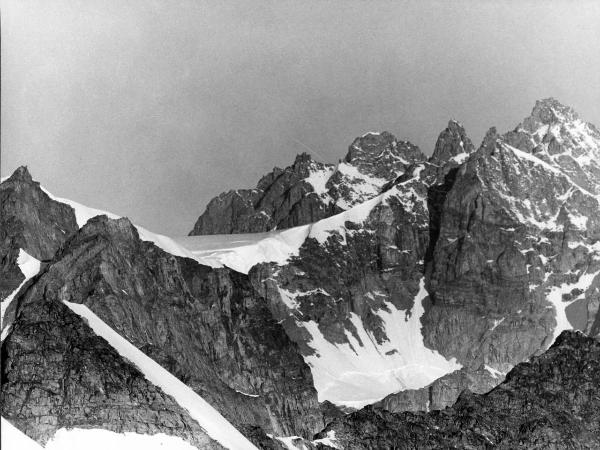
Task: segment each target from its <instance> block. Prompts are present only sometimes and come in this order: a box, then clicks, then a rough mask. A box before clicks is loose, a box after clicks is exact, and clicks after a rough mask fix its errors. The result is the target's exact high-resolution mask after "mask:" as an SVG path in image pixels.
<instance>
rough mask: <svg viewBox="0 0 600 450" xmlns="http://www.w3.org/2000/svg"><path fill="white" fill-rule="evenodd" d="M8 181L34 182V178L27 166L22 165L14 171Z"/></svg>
mask: <svg viewBox="0 0 600 450" xmlns="http://www.w3.org/2000/svg"><path fill="white" fill-rule="evenodd" d="M6 181H23V182H26V183H32V182H33V178H32V177H31V174H30V173H29V169H28V168H27V166H20V167H18V168H17V169H16V170H15V171H14V172H13V173H12V175H11V176H10V177H9V178H8V180H6Z"/></svg>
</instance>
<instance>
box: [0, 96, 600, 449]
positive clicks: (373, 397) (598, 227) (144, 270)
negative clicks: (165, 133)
mask: <svg viewBox="0 0 600 450" xmlns="http://www.w3.org/2000/svg"><path fill="white" fill-rule="evenodd" d="M0 200H1V203H0V274H1V275H2V278H0V294H1V296H2V299H3V301H2V352H1V357H2V372H1V374H2V385H1V390H0V401H1V403H0V412H1V413H2V417H3V418H4V419H6V420H7V421H8V422H9V423H10V424H12V425H14V426H15V427H16V428H17V429H18V430H20V431H22V432H24V433H25V434H26V435H28V436H29V437H31V438H33V439H34V440H36V441H37V442H39V443H42V444H46V443H48V442H49V445H53V444H52V443H53V442H59V438H60V439H63V438H64V439H68V438H72V437H73V436H75V435H78V433H83V435H85V433H91V431H90V430H92V429H97V430H96V431H98V430H102V433H108V434H107V436H109V437H110V439H113V438H114V439H117V438H118V437H119V436H122V435H119V434H117V433H121V432H128V433H136V434H135V435H125V436H130V438H131V439H133V438H135V439H138V438H143V439H150V440H151V441H152V442H153V443H154V444H155V445H159V443H160V442H163V441H159V439H178V441H177V445H178V446H180V447H181V448H185V446H186V445H187V446H195V447H197V448H222V447H225V448H245V447H248V448H252V446H257V447H259V448H273V449H279V448H303V447H302V446H304V447H305V448H318V447H323V446H329V447H334V448H394V446H396V447H400V448H403V447H402V445H405V444H400V442H401V441H402V440H403V439H405V440H406V442H408V443H411V445H413V446H417V447H419V446H424V447H425V448H428V446H429V447H431V448H436V446H438V448H439V446H440V445H441V446H444V445H456V446H458V447H459V448H462V447H465V448H468V446H469V445H471V446H475V447H477V446H485V445H490V446H495V445H500V446H502V445H504V447H505V448H512V447H514V444H515V442H517V443H518V442H524V443H525V444H523V445H525V446H532V445H533V446H534V445H538V444H539V445H538V446H541V448H542V447H548V446H551V445H555V446H556V448H572V447H575V448H592V447H589V444H590V442H594V439H597V437H598V434H597V433H598V430H597V429H596V428H594V425H593V424H591V425H589V426H588V425H587V424H585V425H582V424H577V423H576V422H577V420H579V419H577V417H587V418H589V419H590V420H596V422H597V418H596V417H595V416H594V414H593V413H591V412H590V411H591V409H590V408H592V406H594V405H595V404H594V403H593V402H594V401H595V400H594V399H593V398H590V397H589V395H588V393H589V390H590V389H592V388H598V387H600V386H598V380H597V379H596V378H595V376H590V377H588V378H585V379H583V378H581V377H580V376H585V377H587V375H586V373H587V372H586V373H584V374H583V375H581V374H574V375H573V378H572V380H574V381H573V382H570V381H569V379H570V378H569V377H571V375H569V371H568V370H570V369H568V368H569V367H573V368H576V367H579V366H581V367H584V366H585V364H587V363H586V362H585V361H587V359H586V358H589V357H591V356H594V355H595V353H594V352H597V348H596V347H595V346H596V345H597V344H595V343H593V341H591V340H590V339H588V338H584V337H583V336H580V335H575V334H568V333H567V334H563V335H562V337H561V338H560V339H559V340H558V341H557V337H558V336H559V335H560V333H561V332H562V331H564V330H569V329H576V330H581V331H582V332H583V333H585V334H586V335H587V336H589V337H591V338H597V337H598V336H599V335H600V318H599V315H598V309H599V306H600V133H599V132H598V131H597V129H596V128H595V127H594V126H593V125H590V124H587V123H585V122H583V121H582V120H581V119H580V118H579V117H578V115H577V114H576V113H575V112H574V111H573V110H572V109H571V108H569V107H566V106H564V105H562V104H560V103H559V102H557V101H556V100H554V99H546V100H542V101H539V102H537V103H536V105H535V107H534V108H533V111H532V113H531V115H530V116H529V117H527V118H526V119H524V120H523V121H522V123H521V124H520V125H518V126H517V127H516V128H515V129H514V130H513V131H509V132H507V133H504V134H499V133H498V132H497V131H496V130H495V129H494V128H492V129H490V130H489V131H488V133H487V134H486V136H485V138H484V140H483V142H482V143H481V145H480V146H479V147H478V148H475V146H474V145H473V144H472V142H471V140H470V139H469V138H468V136H467V133H466V131H465V129H464V128H463V126H462V125H461V124H460V123H458V122H456V121H454V120H452V121H450V122H449V123H448V126H447V128H446V129H444V130H443V131H442V132H441V133H440V135H439V138H438V140H437V142H436V144H435V146H434V148H433V152H432V156H431V157H429V158H426V157H425V156H424V155H423V154H422V153H421V152H420V150H418V149H417V148H416V147H415V146H413V145H412V144H410V143H408V142H402V141H398V140H397V139H396V138H394V136H392V135H391V134H389V133H386V132H383V133H367V134H365V135H364V136H362V137H360V138H357V139H356V140H355V141H354V143H353V144H352V145H351V147H350V149H349V151H348V153H347V155H346V157H345V158H344V160H343V161H342V162H340V163H339V164H337V165H335V166H334V165H328V164H323V163H319V162H316V161H314V160H313V159H312V158H311V157H310V156H309V155H307V154H302V155H299V156H298V157H297V158H296V161H295V162H294V164H292V165H291V166H290V167H288V168H286V169H274V170H273V172H271V173H270V174H268V175H266V176H265V177H263V178H262V179H261V181H260V182H259V183H258V186H257V189H254V190H239V191H230V192H229V193H226V194H222V195H221V196H219V197H217V198H216V199H214V200H212V201H211V202H210V203H209V205H208V207H207V210H206V212H205V213H204V214H202V216H201V217H200V218H199V219H198V222H197V223H196V225H195V227H194V230H193V231H192V233H191V236H188V237H167V236H161V235H158V234H155V233H151V232H150V231H148V230H145V229H144V228H142V227H139V226H136V225H134V224H131V222H129V220H127V219H126V218H119V217H117V216H115V215H112V214H109V213H104V212H102V211H98V210H94V209H92V208H88V207H85V206H83V205H79V204H77V203H76V202H73V201H70V200H66V199H61V198H57V197H54V196H52V195H50V194H49V193H47V192H46V191H45V190H44V189H43V188H42V187H41V186H39V184H38V183H36V182H35V181H33V179H32V177H31V175H30V174H29V172H28V171H27V169H26V168H20V169H18V170H17V171H16V172H15V173H14V174H13V175H12V176H11V177H9V178H8V179H6V180H5V181H3V182H2V183H1V184H0ZM215 234H219V235H218V236H217V235H215ZM223 234H229V236H227V235H225V236H224V235H223ZM555 341H556V344H555V346H554V347H552V349H551V350H550V351H548V353H546V354H545V356H543V357H540V358H538V356H539V355H542V354H543V353H544V352H545V351H546V350H547V349H548V348H549V347H550V346H551V345H552V344H553V343H554V342H555ZM569 352H571V353H572V359H568V358H567V357H566V356H567V354H568V353H569ZM590 352H591V353H590ZM531 358H534V359H533V360H532V361H533V362H532V363H531V365H529V366H528V365H525V366H523V365H521V366H518V368H517V369H515V370H516V372H515V371H513V372H510V371H511V370H512V369H513V367H515V366H516V365H518V364H520V363H522V362H523V361H528V360H530V359H531ZM536 361H537V362H536ZM540 361H541V362H540ZM544 361H546V362H544ZM542 362H544V363H543V364H542ZM552 364H556V367H557V368H560V371H559V372H556V373H549V372H548V370H547V369H548V367H552ZM524 367H530V368H531V369H527V371H526V372H524V369H523V368H524ZM586 367H587V366H586ZM563 369H564V370H563ZM557 370H558V369H557ZM573 370H575V369H573ZM509 372H510V373H512V374H513V375H509V376H508V378H507V381H506V383H504V384H500V383H503V381H504V379H505V375H506V374H507V373H509ZM515 373H516V374H522V375H523V376H520V375H519V376H516V375H514V374H515ZM578 377H579V378H578ZM165 380H167V381H165ZM531 380H534V381H531ZM549 380H550V381H549ZM577 380H580V381H582V382H584V383H586V384H585V385H582V386H583V387H580V388H578V387H577V386H578V384H577ZM550 382H552V383H554V384H553V385H552V387H551V389H550V387H548V386H547V385H546V384H544V383H550ZM531 383H541V384H540V386H541V387H540V389H545V390H544V391H543V395H544V396H550V395H553V396H555V397H556V398H557V399H558V400H557V401H556V402H554V400H553V399H552V398H546V397H544V398H541V399H537V400H536V401H535V402H534V403H532V404H531V405H532V406H531V409H530V410H527V411H530V412H529V413H527V415H528V416H529V417H530V422H531V423H529V422H528V423H525V422H523V420H525V416H524V413H522V412H519V414H516V413H515V412H514V411H513V410H512V409H510V408H513V406H514V408H517V409H518V408H525V406H523V405H527V404H528V403H527V402H528V401H529V400H528V399H529V398H530V397H529V396H530V395H531V392H532V391H531V389H530V387H529V386H530V384H531ZM498 385H500V386H499V387H496V386H498ZM502 386H504V387H502ZM495 387H496V388H495ZM494 388H495V389H494ZM588 388H589V389H588ZM490 389H493V390H492V391H491V393H490V394H486V395H484V396H482V397H480V396H476V395H472V394H462V395H461V393H462V392H463V391H465V390H469V391H471V392H474V393H478V394H485V393H486V392H488V391H490ZM506 392H510V396H511V397H510V398H514V399H515V403H514V405H513V404H512V403H510V404H506V403H503V402H505V397H503V396H504V395H505V394H506ZM540 392H542V391H540ZM506 395H508V394H506ZM553 398H554V397H553ZM457 399H458V401H457ZM455 402H456V404H455ZM582 402H583V403H582ZM452 405H454V406H452ZM499 405H500V406H501V405H504V406H506V408H505V409H506V411H508V412H507V414H510V415H511V416H514V417H512V419H511V420H508V419H506V417H500V411H499V410H498V409H497V408H498V407H500V406H499ZM582 405H588V406H589V407H588V406H582ZM596 406H597V405H596ZM364 407H366V409H360V408H364ZM446 407H451V409H449V410H444V412H435V413H430V414H429V415H427V414H425V413H424V412H422V413H419V411H432V410H442V409H443V408H446ZM494 408H496V409H494ZM560 408H563V409H564V410H565V411H569V414H571V415H565V416H564V418H565V420H566V422H565V423H566V425H564V426H563V425H562V424H557V423H556V420H558V419H557V417H558V416H557V414H558V413H557V411H558V410H559V409H560ZM581 408H583V409H581ZM586 408H587V409H586ZM588 409H589V411H588ZM356 410H359V411H356ZM353 411H355V412H354V413H353V414H350V415H348V413H352V412H353ZM403 411H412V412H413V413H414V414H412V415H411V414H408V413H406V414H403V415H402V414H400V413H401V412H403ZM519 411H521V410H519ZM467 412H468V414H467ZM465 414H467V415H468V420H467V419H464V420H465V421H467V422H468V423H469V424H471V423H472V424H482V425H481V427H483V428H481V430H482V431H481V433H479V431H477V430H474V431H469V432H468V433H466V434H462V435H459V434H457V433H458V431H456V429H455V428H452V427H453V426H454V425H452V423H459V424H460V423H463V422H461V420H463V418H465V417H467V416H466V415H465ZM488 416H489V417H490V421H491V420H492V419H494V420H495V423H496V425H494V426H492V425H491V422H490V421H487V419H486V420H483V419H481V417H488ZM467 422H464V424H467ZM328 424H329V425H328ZM361 424H363V425H361ZM477 426H479V425H477ZM436 427H439V431H435V430H438V428H436ZM515 427H520V428H518V429H519V431H518V433H517V432H516V431H514V428H515ZM508 428H510V430H509V429H508ZM223 430H225V432H223ZM377 430H380V431H381V433H379V432H378V431H377ZM503 430H505V431H503ZM569 430H571V431H572V433H571V434H569V435H567V434H568V433H569ZM546 432H547V435H548V436H550V437H544V433H546ZM111 433H112V434H111ZM478 433H479V434H478ZM502 433H505V434H502ZM515 433H516V434H515ZM86 436H91V435H90V434H87V435H86ZM132 436H133V437H132ZM461 436H462V437H461ZM553 436H554V437H553ZM88 439H89V438H88ZM482 439H483V440H482ZM486 439H489V442H488V441H487V440H486ZM484 441H485V442H484ZM60 442H62V441H60ZM111 442H113V441H111ZM114 442H116V441H114ZM169 442H171V444H169V445H175V444H174V442H175V441H169ZM536 443H537V444H536ZM57 445H58V444H57ZM160 445H162V444H160ZM407 445H408V444H407ZM519 445H520V444H519ZM109 446H116V447H115V448H117V447H118V445H117V444H114V445H113V444H110V445H109ZM461 446H462V447H461ZM586 446H588V447H586Z"/></svg>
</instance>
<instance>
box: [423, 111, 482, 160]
mask: <svg viewBox="0 0 600 450" xmlns="http://www.w3.org/2000/svg"><path fill="white" fill-rule="evenodd" d="M474 150H475V146H474V145H473V143H472V142H471V139H469V137H468V136H467V133H466V132H465V129H464V127H463V126H462V125H461V124H460V123H458V122H457V121H455V120H451V121H450V122H448V126H447V127H446V129H445V130H444V131H442V132H441V133H440V135H439V137H438V140H437V142H436V144H435V149H434V150H433V154H432V155H431V158H430V159H429V161H430V162H431V163H433V164H438V165H440V164H446V163H448V162H449V161H450V160H454V162H456V163H457V164H460V163H462V162H464V161H465V159H466V158H467V157H468V156H469V154H471V153H473V151H474Z"/></svg>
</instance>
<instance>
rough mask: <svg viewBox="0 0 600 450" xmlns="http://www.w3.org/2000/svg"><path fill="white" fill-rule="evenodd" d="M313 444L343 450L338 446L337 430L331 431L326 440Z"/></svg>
mask: <svg viewBox="0 0 600 450" xmlns="http://www.w3.org/2000/svg"><path fill="white" fill-rule="evenodd" d="M312 443H313V444H315V445H317V444H323V445H327V446H328V447H333V448H337V449H341V447H340V446H338V443H337V440H336V438H335V430H329V431H328V432H327V434H326V436H325V437H324V438H321V439H315V440H314V441H312Z"/></svg>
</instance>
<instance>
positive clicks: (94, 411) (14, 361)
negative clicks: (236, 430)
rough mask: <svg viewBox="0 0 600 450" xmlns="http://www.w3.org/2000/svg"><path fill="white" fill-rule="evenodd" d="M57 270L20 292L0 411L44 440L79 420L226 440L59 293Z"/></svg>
mask: <svg viewBox="0 0 600 450" xmlns="http://www.w3.org/2000/svg"><path fill="white" fill-rule="evenodd" d="M52 272H53V270H52V268H50V272H49V273H48V272H46V274H43V275H42V277H41V280H40V281H39V282H38V283H34V284H33V285H31V286H29V288H28V289H27V290H26V291H25V292H22V294H21V295H20V297H19V298H17V299H16V302H17V303H18V319H17V320H16V321H15V322H14V323H13V325H12V328H11V331H10V333H9V335H8V336H7V337H6V339H5V340H4V341H3V342H2V352H1V362H2V366H1V367H2V369H1V376H2V386H1V390H0V412H1V414H2V417H4V418H6V419H7V420H9V421H10V422H11V423H12V424H13V425H15V426H16V427H17V428H19V429H20V430H21V431H23V432H24V433H25V434H27V435H28V436H29V437H31V438H33V439H35V440H36V441H38V442H39V443H41V444H45V443H46V441H47V440H48V439H50V438H51V437H52V436H53V435H54V433H55V432H56V431H57V430H58V429H59V428H63V427H65V428H72V427H77V428H102V429H106V430H111V431H115V432H118V433H122V432H128V431H129V432H136V433H142V434H156V433H165V434H169V435H174V436H179V437H181V438H183V439H184V440H186V441H188V442H190V443H191V444H193V445H195V446H197V447H198V448H203V449H204V448H211V449H213V448H214V449H220V448H222V447H221V446H220V445H219V444H217V443H216V442H214V441H212V439H210V438H209V437H208V436H207V435H206V433H205V432H204V430H203V429H202V428H201V427H200V426H199V425H198V423H197V422H195V421H194V420H193V419H192V418H191V417H190V416H189V415H188V413H187V411H185V410H184V409H183V408H181V407H180V406H179V405H178V404H177V403H176V402H175V400H174V399H173V398H171V397H170V396H168V395H167V394H165V393H164V392H163V391H162V390H161V389H160V388H157V387H156V386H154V385H153V384H152V383H150V382H149V381H148V380H147V379H146V378H145V377H144V375H143V374H142V373H141V372H140V371H139V370H138V369H137V368H136V367H135V366H133V365H132V364H131V363H130V362H128V361H126V360H124V359H123V358H122V357H121V356H120V355H119V354H118V353H117V352H116V350H114V349H113V348H112V347H111V346H110V345H109V344H108V343H107V342H106V341H105V340H104V339H103V338H101V337H98V336H97V335H96V334H95V333H94V332H93V331H92V329H91V328H90V327H89V326H88V325H87V324H86V323H85V322H84V321H83V320H82V319H81V318H80V317H79V316H77V315H76V314H74V313H73V312H71V310H70V309H69V308H68V307H67V306H65V305H64V304H63V303H62V302H60V301H57V298H56V297H57V295H58V291H57V290H54V288H56V287H57V286H56V284H55V283H56V279H55V278H54V277H53V275H52Z"/></svg>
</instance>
